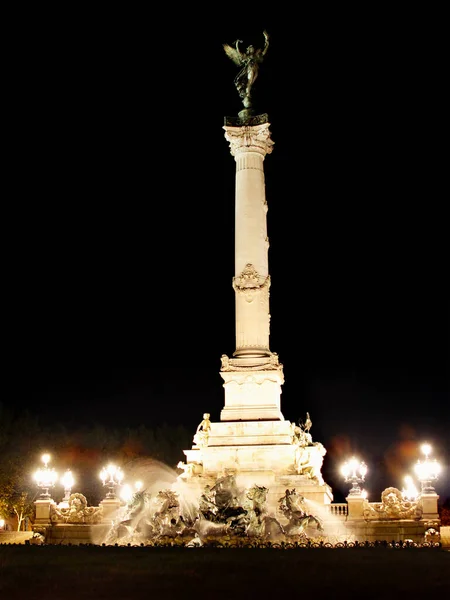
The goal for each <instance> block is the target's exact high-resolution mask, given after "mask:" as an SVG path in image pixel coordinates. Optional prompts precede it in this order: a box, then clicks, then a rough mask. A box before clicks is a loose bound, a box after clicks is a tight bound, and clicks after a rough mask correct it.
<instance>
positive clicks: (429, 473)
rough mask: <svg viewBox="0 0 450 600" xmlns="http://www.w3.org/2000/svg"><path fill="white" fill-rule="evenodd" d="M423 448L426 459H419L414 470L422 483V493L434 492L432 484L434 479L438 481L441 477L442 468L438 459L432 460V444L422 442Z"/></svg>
mask: <svg viewBox="0 0 450 600" xmlns="http://www.w3.org/2000/svg"><path fill="white" fill-rule="evenodd" d="M421 450H422V452H423V454H425V460H424V461H421V460H418V461H417V463H416V464H415V466H414V471H415V472H416V475H417V479H418V480H419V481H420V483H421V486H422V494H434V493H435V489H434V487H433V485H432V484H433V481H436V479H437V478H438V477H439V474H440V472H441V470H442V468H441V465H440V464H439V463H438V462H437V460H436V459H434V460H430V458H429V456H430V454H431V446H430V444H422V446H421Z"/></svg>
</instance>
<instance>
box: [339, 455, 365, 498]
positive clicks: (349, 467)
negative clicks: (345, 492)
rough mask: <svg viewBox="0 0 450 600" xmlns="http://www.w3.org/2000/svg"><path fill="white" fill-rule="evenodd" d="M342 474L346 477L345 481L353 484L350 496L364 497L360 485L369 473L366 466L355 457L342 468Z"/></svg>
mask: <svg viewBox="0 0 450 600" xmlns="http://www.w3.org/2000/svg"><path fill="white" fill-rule="evenodd" d="M341 473H342V475H343V476H344V480H345V481H346V482H347V483H351V484H352V487H351V488H350V491H349V496H362V495H363V490H362V489H361V488H360V486H359V484H360V483H362V482H363V481H364V479H365V476H366V473H367V466H366V464H365V463H364V462H362V461H361V462H360V461H359V460H358V459H356V458H355V457H353V458H351V459H350V460H349V461H347V462H346V463H345V464H344V465H343V466H342V467H341Z"/></svg>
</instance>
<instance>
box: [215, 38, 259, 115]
mask: <svg viewBox="0 0 450 600" xmlns="http://www.w3.org/2000/svg"><path fill="white" fill-rule="evenodd" d="M263 35H264V40H265V41H264V48H262V49H256V50H255V48H254V46H248V47H247V50H246V51H245V52H242V51H241V50H240V48H239V44H242V43H243V42H242V40H236V41H235V42H234V46H230V45H229V44H223V49H224V50H225V52H226V54H227V56H228V57H229V58H231V60H232V61H233V62H234V63H235V64H236V65H237V66H238V67H241V68H240V70H239V73H238V74H237V75H236V77H235V78H234V85H235V86H236V89H237V91H238V94H239V96H240V97H241V99H242V102H243V104H244V106H245V108H251V106H252V96H251V93H252V85H253V84H254V83H255V79H256V78H257V76H258V70H259V65H260V64H261V63H262V61H263V59H264V56H265V55H266V52H267V49H268V48H269V34H268V33H267V31H266V30H264V31H263Z"/></svg>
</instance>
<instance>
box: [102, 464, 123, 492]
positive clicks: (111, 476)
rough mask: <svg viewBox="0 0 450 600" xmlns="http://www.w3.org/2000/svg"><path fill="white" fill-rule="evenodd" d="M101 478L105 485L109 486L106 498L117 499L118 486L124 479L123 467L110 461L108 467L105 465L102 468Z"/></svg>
mask: <svg viewBox="0 0 450 600" xmlns="http://www.w3.org/2000/svg"><path fill="white" fill-rule="evenodd" d="M100 479H101V480H102V483H103V485H105V486H106V487H107V488H108V493H107V494H106V498H107V499H108V500H115V499H116V498H117V496H116V488H117V486H119V485H120V484H121V483H122V480H123V471H122V469H121V468H120V467H116V465H113V464H112V463H110V464H109V465H108V466H107V467H103V469H102V470H101V472H100Z"/></svg>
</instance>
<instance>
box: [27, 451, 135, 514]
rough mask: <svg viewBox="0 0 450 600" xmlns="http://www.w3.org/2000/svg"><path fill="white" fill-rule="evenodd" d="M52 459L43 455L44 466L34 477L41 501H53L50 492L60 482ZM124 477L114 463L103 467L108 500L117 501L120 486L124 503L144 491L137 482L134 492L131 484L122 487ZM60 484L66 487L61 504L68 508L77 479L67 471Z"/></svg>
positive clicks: (101, 477) (102, 477)
mask: <svg viewBox="0 0 450 600" xmlns="http://www.w3.org/2000/svg"><path fill="white" fill-rule="evenodd" d="M50 458H51V457H50V454H43V455H42V456H41V460H42V462H43V463H44V466H43V467H41V468H39V469H37V470H36V472H35V473H34V476H33V478H34V480H35V481H36V483H37V485H38V487H39V488H40V489H41V494H40V496H39V498H40V499H41V500H50V499H51V493H50V490H51V489H53V488H54V487H55V485H56V483H57V482H58V473H57V472H56V471H55V469H54V468H50V467H49V462H50ZM123 476H124V475H123V471H122V469H121V468H120V467H117V466H116V465H114V464H112V463H110V464H109V465H107V466H106V467H103V469H102V470H101V472H100V479H101V480H102V483H103V485H104V486H106V487H107V488H108V492H107V494H106V498H107V499H109V500H115V499H117V495H116V489H117V487H119V486H121V492H120V499H121V500H123V501H124V502H130V501H131V500H132V498H133V496H134V494H136V493H138V492H140V491H141V490H142V488H143V483H142V481H136V482H135V484H134V490H133V488H132V487H131V486H130V485H129V484H125V485H122V481H123ZM60 483H61V485H62V486H63V487H64V497H63V499H62V502H61V503H60V504H61V505H66V506H68V504H69V500H70V495H71V492H72V488H73V485H74V483H75V479H74V477H73V475H72V471H71V470H70V469H67V470H66V472H65V473H64V475H63V476H62V477H61V479H60Z"/></svg>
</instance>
